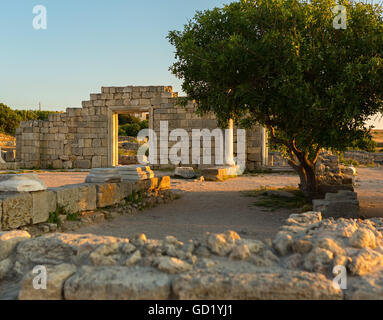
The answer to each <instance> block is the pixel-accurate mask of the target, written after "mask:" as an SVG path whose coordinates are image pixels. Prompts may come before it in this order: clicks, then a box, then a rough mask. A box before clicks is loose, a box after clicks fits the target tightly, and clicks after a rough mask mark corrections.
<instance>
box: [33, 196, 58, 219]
mask: <svg viewBox="0 0 383 320" xmlns="http://www.w3.org/2000/svg"><path fill="white" fill-rule="evenodd" d="M56 208H57V198H56V194H55V193H54V192H53V191H50V190H46V191H38V192H33V193H32V210H33V211H32V222H33V224H37V223H42V222H46V221H48V219H49V214H50V213H51V212H55V211H56Z"/></svg>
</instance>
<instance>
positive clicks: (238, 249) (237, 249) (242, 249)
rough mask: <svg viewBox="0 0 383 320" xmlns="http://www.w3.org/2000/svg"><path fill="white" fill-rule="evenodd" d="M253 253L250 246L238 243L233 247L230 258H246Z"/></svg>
mask: <svg viewBox="0 0 383 320" xmlns="http://www.w3.org/2000/svg"><path fill="white" fill-rule="evenodd" d="M250 255H251V253H250V250H249V247H248V246H247V245H246V244H241V245H236V246H234V247H233V249H232V251H231V254H230V256H229V259H230V260H246V259H247V258H249V257H250Z"/></svg>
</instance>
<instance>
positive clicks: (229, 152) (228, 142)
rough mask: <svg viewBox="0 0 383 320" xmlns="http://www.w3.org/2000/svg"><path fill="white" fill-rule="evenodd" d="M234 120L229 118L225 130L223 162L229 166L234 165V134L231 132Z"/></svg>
mask: <svg viewBox="0 0 383 320" xmlns="http://www.w3.org/2000/svg"><path fill="white" fill-rule="evenodd" d="M233 127H234V121H233V119H230V120H229V123H228V128H227V130H225V163H226V165H229V166H234V165H235V162H234V158H233V152H234V137H233V136H234V134H233Z"/></svg>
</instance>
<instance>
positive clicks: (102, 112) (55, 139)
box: [16, 86, 267, 170]
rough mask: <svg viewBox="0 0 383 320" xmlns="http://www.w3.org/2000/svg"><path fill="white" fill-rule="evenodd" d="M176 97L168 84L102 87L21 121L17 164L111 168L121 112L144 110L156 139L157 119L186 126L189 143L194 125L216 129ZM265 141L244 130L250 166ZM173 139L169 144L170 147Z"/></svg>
mask: <svg viewBox="0 0 383 320" xmlns="http://www.w3.org/2000/svg"><path fill="white" fill-rule="evenodd" d="M177 97H178V94H177V93H175V92H173V88H172V87H166V86H146V87H134V86H128V87H103V88H102V89H101V93H100V94H91V95H90V100H89V101H83V102H82V108H67V109H66V112H63V113H58V114H51V115H49V118H48V120H47V121H35V120H33V121H26V122H22V123H21V125H20V128H18V129H17V131H16V161H17V162H18V163H19V165H20V167H21V168H55V169H61V168H64V169H71V168H81V169H89V168H98V167H101V168H105V167H112V166H114V165H116V164H117V163H118V160H117V159H118V151H117V147H116V145H117V143H118V127H117V126H118V117H117V114H119V113H140V112H148V113H149V127H150V128H152V129H154V130H155V132H156V133H157V134H158V141H160V138H159V128H160V122H161V121H168V128H169V131H171V130H172V129H176V128H183V129H185V130H186V131H187V132H188V133H189V134H190V135H189V137H190V142H191V140H192V139H191V131H192V129H209V130H212V129H215V128H217V124H216V120H215V118H214V116H213V115H208V116H204V117H199V116H198V115H196V114H195V105H194V104H193V103H192V102H190V103H189V105H188V106H187V107H186V108H184V107H181V106H178V105H177ZM234 133H236V130H234ZM264 141H266V138H265V130H264V129H263V128H261V127H256V128H254V129H252V130H247V144H246V151H245V152H246V160H247V168H248V169H250V170H252V169H254V168H257V167H260V166H262V165H263V164H264V163H265V160H264V156H263V155H266V154H267V153H266V152H265V151H264V149H265V144H264ZM174 143H176V142H169V148H171V146H172V145H173V144H174ZM158 148H159V143H158ZM234 151H236V138H235V137H234ZM203 152H206V150H203V148H201V158H202V156H203ZM158 155H159V153H158ZM191 155H192V152H191V143H190V158H189V163H188V164H191V163H192V159H191ZM212 155H213V156H214V139H213V142H212ZM213 159H214V157H213ZM158 162H159V165H158V166H169V165H161V164H160V159H158ZM200 162H201V163H202V161H200ZM211 165H215V163H214V162H213V163H212V164H211Z"/></svg>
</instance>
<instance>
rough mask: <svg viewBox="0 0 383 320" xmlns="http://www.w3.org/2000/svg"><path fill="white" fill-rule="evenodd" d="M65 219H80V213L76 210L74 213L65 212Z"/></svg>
mask: <svg viewBox="0 0 383 320" xmlns="http://www.w3.org/2000/svg"><path fill="white" fill-rule="evenodd" d="M66 219H67V221H80V220H81V219H80V214H79V213H78V212H75V213H69V212H68V213H67V214H66Z"/></svg>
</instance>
